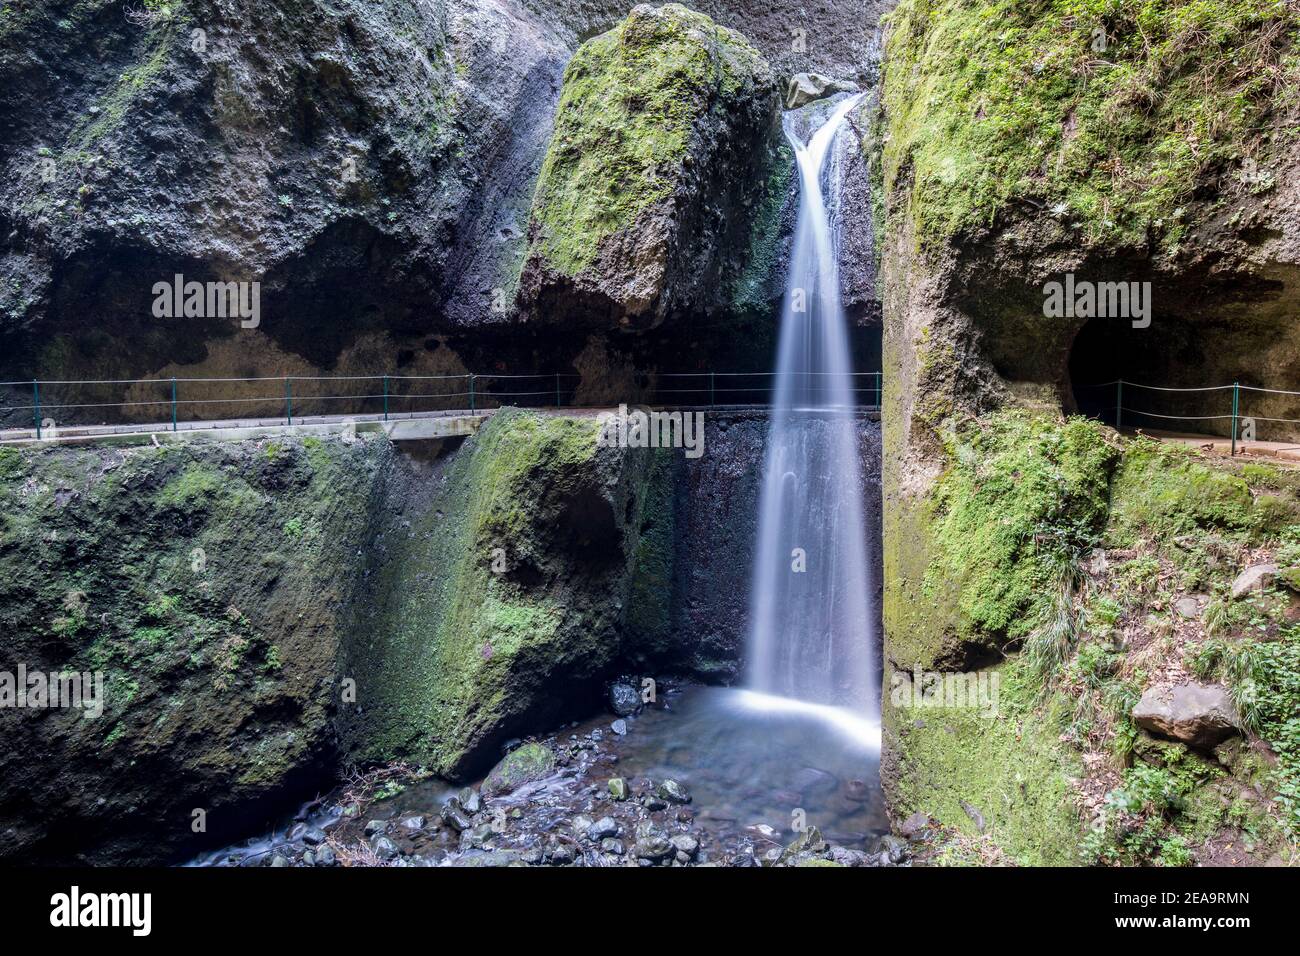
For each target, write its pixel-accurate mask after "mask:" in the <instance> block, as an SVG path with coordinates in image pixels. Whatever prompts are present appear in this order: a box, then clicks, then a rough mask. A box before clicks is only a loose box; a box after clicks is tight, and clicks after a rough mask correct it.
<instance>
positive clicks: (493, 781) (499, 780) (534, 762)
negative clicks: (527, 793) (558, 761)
mask: <svg viewBox="0 0 1300 956" xmlns="http://www.w3.org/2000/svg"><path fill="white" fill-rule="evenodd" d="M554 769H555V754H554V753H553V752H552V751H551V749H550V748H549V747H547V746H545V745H543V744H538V743H531V744H524V745H523V746H522V747H520V748H519V749H518V750H514V751H511V752H510V753H509V754H507V755H506V756H505V758H503V759H502V760H501V762H500V763H498V764H497V765H496V766H495V767H493V768H492V771H491V772H490V773H489V774H488V775H487V779H485V780H484V781H483V784H482V787H481V788H480V790H481V792H482V794H483V796H485V797H495V796H500V795H501V794H503V793H509V792H510V791H512V790H515V789H517V788H519V787H521V786H522V785H524V784H525V783H531V782H533V781H534V780H541V779H542V778H543V777H546V776H548V775H549V774H550V773H551V772H552V771H553V770H554Z"/></svg>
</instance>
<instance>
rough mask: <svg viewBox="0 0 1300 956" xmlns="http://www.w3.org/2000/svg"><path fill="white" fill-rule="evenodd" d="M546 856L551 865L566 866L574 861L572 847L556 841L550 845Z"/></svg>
mask: <svg viewBox="0 0 1300 956" xmlns="http://www.w3.org/2000/svg"><path fill="white" fill-rule="evenodd" d="M546 858H547V862H549V863H550V864H551V866H568V865H569V864H570V863H572V862H573V861H574V853H573V848H572V847H571V846H569V845H568V844H567V843H559V842H556V843H555V844H553V845H552V846H551V848H550V851H549V852H548V853H547V854H546Z"/></svg>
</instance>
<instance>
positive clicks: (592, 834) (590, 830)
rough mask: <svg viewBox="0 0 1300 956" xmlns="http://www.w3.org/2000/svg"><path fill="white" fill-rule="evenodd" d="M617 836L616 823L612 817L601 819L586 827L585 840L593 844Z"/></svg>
mask: <svg viewBox="0 0 1300 956" xmlns="http://www.w3.org/2000/svg"><path fill="white" fill-rule="evenodd" d="M616 836H618V823H616V822H615V820H614V818H613V817H601V818H600V819H599V820H597V821H596V822H595V823H592V824H591V825H590V826H588V827H587V839H588V840H591V841H592V842H593V843H596V842H599V841H601V840H604V839H605V838H607V837H616Z"/></svg>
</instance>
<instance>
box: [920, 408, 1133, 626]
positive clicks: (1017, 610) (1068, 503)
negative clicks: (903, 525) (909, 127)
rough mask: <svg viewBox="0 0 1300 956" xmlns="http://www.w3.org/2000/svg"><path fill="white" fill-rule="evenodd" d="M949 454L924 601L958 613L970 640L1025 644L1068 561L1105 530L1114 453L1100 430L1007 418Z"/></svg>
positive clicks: (1015, 415) (1017, 415) (1086, 424)
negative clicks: (1022, 641) (1035, 609)
mask: <svg viewBox="0 0 1300 956" xmlns="http://www.w3.org/2000/svg"><path fill="white" fill-rule="evenodd" d="M949 454H950V459H951V462H952V464H951V465H950V466H949V468H948V470H947V471H946V472H945V473H944V475H943V477H942V478H941V479H940V481H939V483H938V485H937V487H936V488H935V492H934V495H933V510H932V513H931V514H930V515H929V516H928V524H929V531H930V535H931V540H932V542H933V553H932V557H931V560H930V563H929V566H928V567H927V569H926V573H925V578H924V583H923V587H922V595H923V598H924V599H925V600H927V601H935V600H938V601H940V602H945V601H946V602H948V603H950V604H951V605H952V606H953V607H954V608H955V611H956V620H955V621H954V622H953V624H954V627H955V631H956V635H957V636H958V637H959V638H960V639H962V640H963V641H972V642H975V643H987V642H988V641H989V639H991V638H1000V637H1003V636H1006V637H1012V638H1015V637H1023V636H1024V635H1025V634H1026V633H1027V629H1028V628H1029V627H1030V626H1032V625H1033V624H1034V623H1035V615H1034V614H1033V613H1030V609H1031V608H1032V607H1033V606H1034V605H1035V604H1036V603H1038V602H1040V601H1041V600H1042V599H1043V598H1044V597H1045V596H1047V595H1049V594H1050V593H1051V591H1052V590H1054V588H1055V586H1056V585H1057V583H1058V581H1059V576H1060V573H1061V568H1062V564H1063V562H1066V561H1068V560H1071V559H1073V558H1077V556H1078V555H1079V553H1080V552H1081V551H1082V550H1083V549H1084V548H1085V547H1086V546H1087V545H1088V544H1089V543H1090V542H1091V541H1092V540H1093V539H1094V538H1095V536H1096V535H1097V533H1098V532H1099V531H1100V529H1101V527H1102V525H1103V523H1104V521H1105V515H1106V494H1107V484H1108V479H1109V471H1110V468H1111V465H1112V464H1113V462H1114V459H1115V457H1116V451H1115V449H1114V448H1113V447H1112V446H1111V445H1109V444H1108V443H1107V442H1106V440H1105V438H1104V436H1103V434H1102V429H1101V427H1100V426H1098V425H1097V424H1096V423H1095V422H1091V421H1088V420H1086V419H1081V418H1073V419H1069V420H1067V421H1066V422H1064V423H1059V422H1055V421H1052V420H1050V419H1047V418H1044V417H1039V416H1034V415H1029V414H1026V413H1023V412H1003V413H999V414H997V415H993V416H990V417H989V418H988V419H987V420H985V421H984V422H983V423H982V424H981V425H980V426H979V427H975V428H970V429H967V430H965V431H963V432H961V433H960V434H959V435H958V436H956V437H955V438H954V439H953V441H952V443H951V445H950V448H949Z"/></svg>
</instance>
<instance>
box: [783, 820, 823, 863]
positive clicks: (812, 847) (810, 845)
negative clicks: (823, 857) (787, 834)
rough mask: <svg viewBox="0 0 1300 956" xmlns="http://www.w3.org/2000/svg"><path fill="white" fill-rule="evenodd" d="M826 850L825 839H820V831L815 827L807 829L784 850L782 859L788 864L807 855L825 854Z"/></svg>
mask: <svg viewBox="0 0 1300 956" xmlns="http://www.w3.org/2000/svg"><path fill="white" fill-rule="evenodd" d="M827 848H828V844H827V843H826V840H825V838H823V837H822V834H821V831H820V830H818V829H817V828H816V827H808V828H807V829H806V830H804V831H803V832H802V833H800V834H799V835H798V836H797V837H795V838H794V840H793V841H791V843H790V845H789V846H787V847H786V848H785V854H784V857H785V858H786V860H787V862H788V861H789V860H790V859H792V858H798V857H803V856H806V855H808V854H820V853H825V852H826V850H827Z"/></svg>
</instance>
